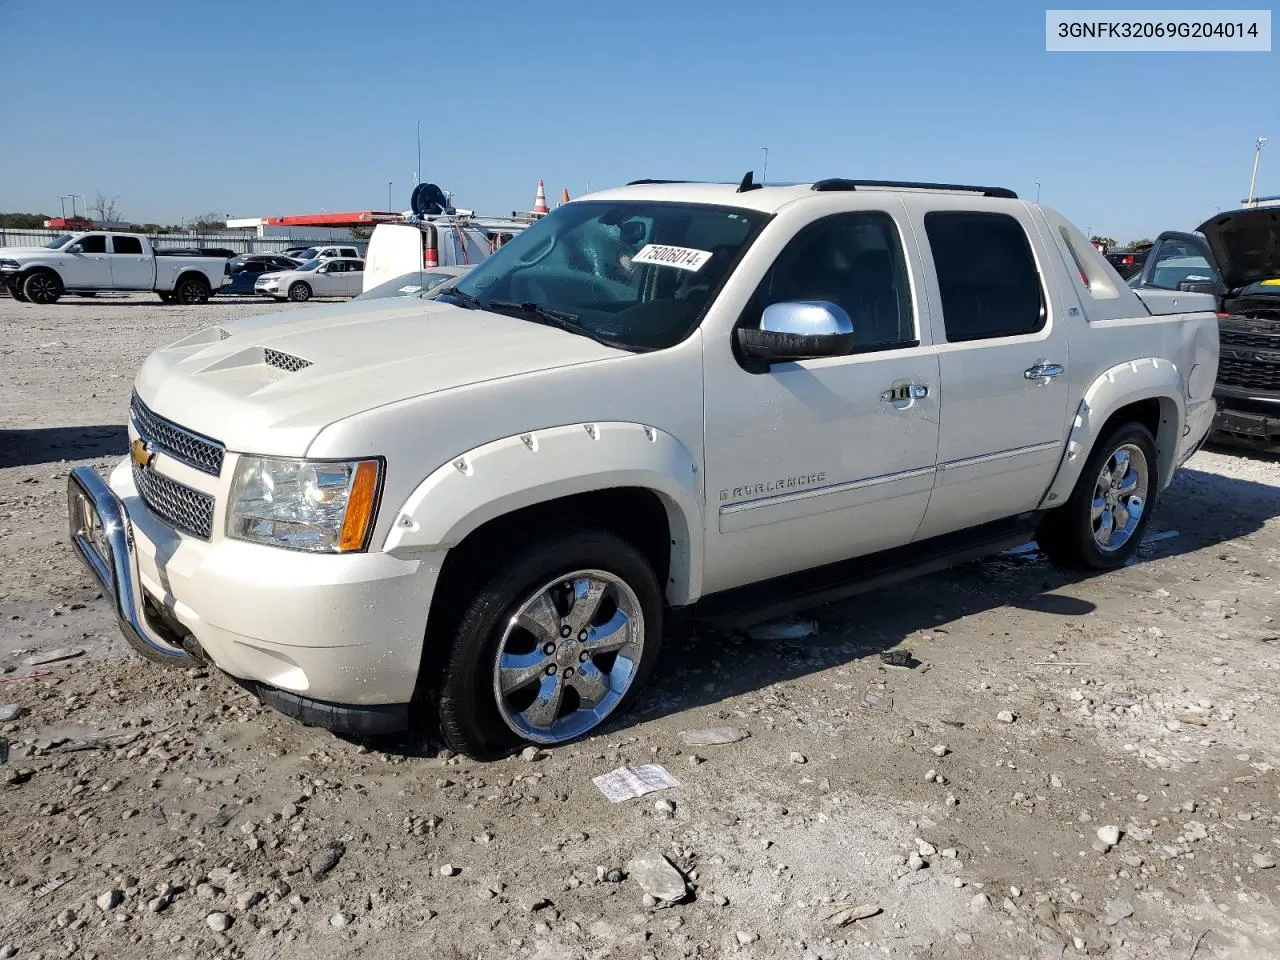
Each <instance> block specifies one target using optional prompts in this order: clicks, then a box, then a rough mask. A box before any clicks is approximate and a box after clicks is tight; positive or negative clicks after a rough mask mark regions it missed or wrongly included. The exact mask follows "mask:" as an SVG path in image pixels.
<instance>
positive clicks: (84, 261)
mask: <svg viewBox="0 0 1280 960" xmlns="http://www.w3.org/2000/svg"><path fill="white" fill-rule="evenodd" d="M66 253H67V255H68V259H66V260H64V261H63V262H62V263H60V264H58V272H59V273H60V274H61V275H62V283H63V285H64V286H66V287H67V288H69V289H72V290H77V289H79V290H110V289H111V264H110V263H109V262H108V261H107V257H108V254H107V235H106V234H105V233H87V234H85V235H84V236H83V237H81V238H80V239H79V240H77V241H76V242H75V243H73V244H71V245H70V246H69V247H67V249H66Z"/></svg>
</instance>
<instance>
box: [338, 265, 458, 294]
mask: <svg viewBox="0 0 1280 960" xmlns="http://www.w3.org/2000/svg"><path fill="white" fill-rule="evenodd" d="M456 279H457V275H456V274H452V273H441V272H437V271H432V270H415V271H413V272H412V273H405V274H402V275H400V276H398V277H394V278H392V279H390V280H387V281H386V282H384V283H380V284H378V285H377V286H376V287H370V288H369V289H368V290H366V291H365V292H364V293H362V294H360V296H358V297H356V298H355V299H357V300H380V299H382V298H383V297H425V296H427V294H429V293H430V294H434V293H436V292H438V290H437V288H438V287H441V286H442V285H443V284H446V283H448V282H449V281H450V280H456Z"/></svg>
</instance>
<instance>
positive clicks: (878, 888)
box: [0, 296, 1280, 960]
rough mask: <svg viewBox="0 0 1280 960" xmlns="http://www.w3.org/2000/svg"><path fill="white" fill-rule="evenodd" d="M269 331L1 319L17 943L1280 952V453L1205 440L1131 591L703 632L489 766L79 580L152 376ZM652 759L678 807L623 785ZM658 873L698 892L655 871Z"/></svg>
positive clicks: (213, 309)
mask: <svg viewBox="0 0 1280 960" xmlns="http://www.w3.org/2000/svg"><path fill="white" fill-rule="evenodd" d="M272 309H275V308H273V307H271V306H270V305H266V304H262V303H260V302H253V301H230V302H228V301H220V300H217V299H215V300H214V302H212V303H211V304H209V305H206V306H197V307H179V306H166V305H163V304H161V303H159V302H158V300H157V299H156V298H155V297H154V296H128V297H97V298H93V299H79V298H68V299H67V300H65V301H64V302H61V303H59V304H56V305H54V306H49V307H37V306H34V305H30V304H21V303H15V302H14V301H12V300H10V299H8V298H0V625H2V626H0V670H7V669H8V668H12V670H11V671H9V672H5V673H4V674H3V675H0V681H3V682H0V711H2V710H3V708H4V707H5V706H6V705H9V704H14V705H17V707H18V708H19V710H18V711H11V712H17V713H18V714H19V715H18V716H17V717H16V719H12V720H8V721H0V741H3V742H2V743H0V810H2V811H3V816H0V957H4V956H6V953H5V948H6V947H8V948H10V949H12V950H15V951H16V954H14V955H15V956H16V957H18V958H21V960H26V958H28V957H35V956H37V955H40V956H42V957H43V958H45V960H47V958H50V957H65V956H72V955H75V956H86V957H88V956H99V957H104V958H105V957H113V958H114V957H121V958H133V957H153V956H154V957H173V956H184V955H187V956H226V957H247V958H275V957H295V956H297V957H339V956H341V957H379V958H384V957H401V956H441V957H486V958H488V957H531V958H539V960H551V958H575V957H592V958H596V957H617V958H635V957H645V956H651V957H654V958H668V957H693V956H699V957H720V956H743V957H774V956H787V957H824V958H846V957H847V958H856V957H872V956H874V957H883V956H892V957H921V958H952V957H984V958H985V957H1019V956H1032V957H1058V956H1066V957H1073V956H1081V955H1084V954H1086V953H1088V954H1093V955H1096V954H1102V953H1105V954H1107V955H1110V956H1116V957H1134V958H1166V957H1178V958H1186V957H1188V956H1189V955H1192V954H1194V955H1195V956H1197V957H1201V958H1204V957H1264V956H1275V955H1276V953H1277V951H1280V925H1278V922H1277V916H1278V914H1277V911H1276V903H1277V900H1278V899H1280V870H1277V869H1275V868H1274V866H1275V862H1276V859H1277V858H1278V857H1280V792H1278V789H1280V775H1278V773H1277V770H1276V767H1277V766H1280V747H1278V746H1277V744H1280V698H1278V696H1277V681H1278V680H1280V623H1277V622H1276V618H1280V598H1278V596H1277V583H1276V580H1275V579H1274V578H1275V575H1276V570H1277V566H1276V563H1277V559H1278V558H1280V540H1278V539H1277V530H1278V529H1280V519H1278V518H1280V461H1277V460H1275V459H1272V458H1266V457H1259V456H1252V455H1247V454H1241V453H1238V452H1235V451H1229V450H1219V449H1211V450H1209V451H1206V452H1202V453H1200V454H1198V455H1197V456H1196V457H1195V458H1194V459H1193V460H1192V461H1191V462H1190V463H1189V465H1188V467H1187V468H1186V469H1185V470H1184V471H1183V473H1182V474H1181V475H1180V476H1179V478H1178V479H1177V481H1176V482H1175V485H1174V487H1173V488H1172V489H1171V490H1170V491H1169V492H1168V493H1167V494H1166V495H1165V496H1164V497H1163V498H1162V502H1161V504H1160V506H1159V509H1158V512H1157V513H1156V517H1155V523H1154V525H1153V528H1152V531H1151V533H1150V534H1149V536H1148V542H1147V544H1146V546H1144V548H1143V551H1142V553H1141V554H1140V559H1139V562H1137V563H1135V564H1132V565H1130V566H1128V567H1126V568H1124V569H1122V570H1120V571H1117V572H1115V573H1112V574H1108V575H1105V576H1098V577H1093V578H1087V579H1081V578H1076V577H1070V576H1067V575H1064V574H1062V573H1059V572H1057V571H1055V570H1053V569H1052V568H1050V566H1049V565H1048V564H1047V563H1046V562H1045V561H1044V559H1043V558H1042V557H1041V556H1040V555H1039V554H1038V553H1037V552H1035V551H1034V550H1030V549H1028V550H1023V551H1016V552H1014V553H1012V554H1007V555H1004V556H1001V557H997V558H993V559H991V560H988V561H985V562H981V563H973V564H968V565H966V566H963V567H961V568H958V569H957V570H955V571H952V572H950V573H948V574H944V575H938V576H934V577H930V578H928V579H926V580H922V581H918V582H915V583H909V584H906V585H903V586H900V587H897V588H893V589H888V590H882V591H880V592H878V593H875V594H872V595H869V596H865V597H861V598H858V599H857V600H854V601H850V602H846V603H842V604H838V605H832V606H828V607H825V608H822V609H820V610H817V611H814V612H813V613H812V617H813V618H814V619H815V620H816V622H817V627H818V633H817V635H816V636H811V637H806V638H801V639H786V640H776V639H775V640H763V639H754V638H752V637H751V636H740V635H735V636H721V635H699V636H696V637H694V638H692V639H691V640H689V641H687V642H685V643H682V644H680V645H678V646H677V645H674V644H673V645H671V646H669V647H668V648H667V649H666V650H665V651H664V656H663V659H662V661H661V662H660V664H659V667H658V671H657V675H656V676H655V678H654V681H653V682H652V683H651V684H650V687H649V691H648V693H647V695H646V696H645V697H644V698H642V700H641V702H640V705H639V708H638V709H637V710H636V711H634V712H633V713H631V714H629V715H627V716H625V717H622V718H619V719H618V720H617V721H616V722H615V723H613V724H612V725H610V726H609V727H608V728H606V730H605V731H604V732H603V733H602V734H600V735H599V736H596V737H592V738H590V739H588V740H585V741H583V742H580V743H576V744H572V745H570V746H568V747H564V748H559V749H556V750H553V751H550V752H549V753H546V754H536V755H534V756H533V757H531V758H526V757H519V756H518V757H514V758H511V759H508V760H504V761H501V762H497V763H492V764H478V763H472V762H470V761H466V760H463V759H461V758H456V757H449V756H448V755H447V754H442V753H440V752H439V750H438V749H437V748H436V747H435V746H434V745H433V744H432V743H431V741H430V740H429V739H420V738H404V739H400V740H396V741H394V742H391V743H387V742H377V743H357V742H350V741H346V740H342V739H339V738H336V737H334V736H332V735H330V734H328V733H326V732H324V731H320V730H314V729H308V728H304V727H301V726H299V725H297V724H295V723H292V722H291V721H288V720H286V719H284V718H282V717H280V716H278V715H276V714H274V713H272V712H270V711H268V710H265V709H263V708H261V707H259V706H258V705H257V704H256V702H255V701H254V700H253V699H252V698H250V697H249V696H248V695H247V694H245V693H244V692H242V691H240V690H239V688H237V687H235V686H234V685H232V684H230V683H229V682H227V681H226V680H225V679H224V678H222V677H221V676H220V675H218V674H217V673H216V671H205V670H192V671H165V670H162V669H161V668H158V667H156V666H153V665H151V664H148V663H145V662H143V661H142V660H141V659H139V658H137V657H135V656H131V655H129V653H128V652H127V648H126V647H125V645H124V642H123V641H122V640H121V639H120V638H119V637H118V636H117V634H116V632H115V628H114V626H113V625H112V623H111V618H110V612H109V610H108V609H107V606H106V604H105V603H104V601H103V600H101V599H100V598H98V591H97V590H96V589H95V588H94V586H93V584H92V583H91V581H90V579H89V577H88V576H87V574H84V573H83V572H82V571H81V570H80V569H79V567H78V565H77V564H76V563H75V561H74V560H73V558H72V557H71V554H70V552H69V550H68V548H67V545H66V523H65V517H64V497H65V486H66V476H67V472H68V470H69V469H70V467H71V466H73V465H76V464H80V463H90V464H94V465H97V466H100V467H104V468H105V467H106V466H108V465H109V464H111V463H113V462H114V460H115V459H116V458H118V457H119V456H121V455H123V453H124V448H125V432H124V426H123V424H124V417H125V411H126V407H127V402H128V396H129V390H130V384H131V381H132V377H133V374H134V373H135V371H136V370H137V367H138V366H139V364H140V363H141V362H142V360H143V358H144V357H145V356H146V354H147V353H148V352H150V351H151V350H152V349H154V348H155V347H157V346H160V345H162V344H165V343H168V342H171V341H173V340H176V339H178V338H179V337H181V336H184V335H186V334H188V333H191V332H194V331H196V330H198V329H200V328H201V327H203V326H207V325H210V324H212V323H214V322H215V321H217V320H220V319H225V318H227V317H228V316H251V315H255V314H259V313H265V312H269V311H270V310H272ZM284 309H289V310H294V309H303V310H305V309H310V308H308V307H306V306H294V305H289V306H288V307H286V308H284ZM388 453H389V454H390V455H394V451H388ZM57 649H63V650H71V651H77V650H82V651H84V653H83V655H81V656H78V657H75V658H73V659H71V660H68V661H63V662H59V663H53V664H48V665H43V666H40V667H32V666H28V665H25V663H24V661H25V660H27V659H28V658H33V657H34V658H35V659H40V654H42V653H49V652H51V651H54V650H57ZM889 650H899V651H902V650H906V651H910V653H911V655H912V658H911V660H910V661H909V662H910V664H911V665H910V666H907V667H895V666H891V665H887V664H886V663H885V662H884V661H883V660H882V659H881V657H880V654H881V653H884V652H886V651H889ZM36 670H47V671H48V673H47V674H43V675H38V676H34V677H32V678H31V679H19V678H21V677H23V676H24V675H27V674H30V673H32V672H33V671H36ZM3 715H4V714H3V713H0V716H3ZM726 726H730V727H736V728H738V729H740V730H742V731H746V732H747V733H749V736H748V737H746V738H745V739H741V740H738V741H737V742H734V743H728V744H721V745H713V746H699V747H689V746H687V745H686V744H685V743H684V741H683V740H682V738H681V736H680V734H681V732H682V731H689V730H698V729H702V728H708V727H726ZM5 744H7V745H8V752H7V760H6V759H5V758H6V753H5ZM642 763H660V764H663V765H665V766H666V768H667V770H668V771H669V772H670V773H671V774H672V775H674V776H675V778H676V779H678V780H679V781H680V786H678V787H675V788H672V789H669V790H666V791H663V792H660V793H652V794H649V795H647V796H645V797H642V798H640V799H636V800H629V801H625V802H622V803H619V804H616V805H612V804H610V803H608V802H607V801H606V800H605V799H604V798H603V797H602V796H601V795H600V793H599V791H598V790H597V789H596V787H595V786H594V785H593V784H592V782H591V781H592V778H593V777H595V776H598V775H599V774H602V773H606V772H608V771H610V770H613V769H615V768H617V767H619V766H622V765H624V764H627V765H636V764H642ZM663 800H665V801H669V803H668V804H664V805H663V806H662V808H661V809H660V808H659V807H657V806H655V802H658V801H663ZM670 805H674V806H673V809H669V807H670ZM1108 828H1116V829H1115V830H1111V829H1108ZM1116 833H1118V834H1119V836H1118V838H1117V837H1116ZM1102 838H1105V841H1106V842H1104V839H1102ZM1112 841H1117V842H1112ZM656 855H665V856H666V857H667V858H668V859H669V860H670V861H671V862H672V863H674V864H675V865H676V866H678V867H679V868H680V869H681V870H683V871H684V873H685V875H686V877H687V878H688V879H689V882H690V887H691V895H690V897H689V899H688V900H687V901H686V902H684V903H681V904H678V905H676V906H673V907H670V908H667V909H659V910H655V909H652V908H650V907H649V906H647V905H646V903H645V901H644V899H643V897H644V891H643V889H642V888H641V886H640V884H639V882H638V879H637V878H636V876H635V875H634V872H633V873H632V875H630V876H627V875H626V874H627V871H628V864H629V863H631V862H632V861H633V860H635V859H636V858H639V857H645V856H656ZM334 860H336V863H333V862H332V861H334ZM619 870H621V871H622V876H621V879H620V874H619V873H618V871H619ZM610 871H613V872H610ZM615 881H616V882H615ZM862 906H866V907H868V909H866V910H850V909H846V908H856V907H862ZM870 908H876V909H875V910H874V911H873V910H872V909H870ZM873 912H874V915H871V916H866V917H865V918H862V919H856V920H855V919H851V918H852V917H854V916H862V915H864V914H869V913H873ZM841 921H847V922H845V923H843V924H842V923H841Z"/></svg>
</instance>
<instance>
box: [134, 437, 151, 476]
mask: <svg viewBox="0 0 1280 960" xmlns="http://www.w3.org/2000/svg"><path fill="white" fill-rule="evenodd" d="M129 456H130V457H132V458H133V465H134V466H135V467H137V468H138V469H139V470H145V469H147V467H149V466H151V461H152V460H154V459H155V458H156V455H155V451H153V450H152V449H151V448H150V447H149V446H147V441H145V440H143V439H142V438H141V437H139V438H138V439H137V440H135V441H133V443H132V444H131V445H130V447H129Z"/></svg>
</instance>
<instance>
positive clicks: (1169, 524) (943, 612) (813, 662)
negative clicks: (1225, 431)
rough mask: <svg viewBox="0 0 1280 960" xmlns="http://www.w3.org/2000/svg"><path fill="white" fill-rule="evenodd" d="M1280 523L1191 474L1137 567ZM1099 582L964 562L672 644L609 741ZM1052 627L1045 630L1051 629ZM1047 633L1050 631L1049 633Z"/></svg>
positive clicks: (1186, 473)
mask: <svg viewBox="0 0 1280 960" xmlns="http://www.w3.org/2000/svg"><path fill="white" fill-rule="evenodd" d="M1278 516H1280V486H1271V485H1268V484H1265V483H1258V482H1256V481H1252V480H1242V479H1236V478H1233V477H1224V476H1221V475H1219V474H1215V473H1208V472H1205V471H1201V470H1196V469H1189V468H1184V469H1183V470H1182V471H1180V472H1179V473H1178V475H1177V477H1176V478H1175V481H1174V483H1173V485H1172V486H1171V487H1170V489H1169V490H1167V491H1166V492H1165V493H1164V494H1162V496H1161V499H1160V503H1159V509H1158V512H1157V513H1156V514H1155V517H1154V520H1155V523H1154V525H1153V527H1152V529H1150V530H1148V533H1147V538H1146V541H1145V542H1144V543H1143V545H1142V547H1141V548H1140V550H1139V552H1138V555H1137V557H1136V558H1135V559H1134V560H1132V561H1130V565H1131V566H1133V565H1141V564H1143V563H1149V562H1152V561H1155V560H1158V559H1162V558H1166V557H1173V556H1179V555H1183V554H1189V553H1193V552H1195V551H1197V550H1203V549H1206V548H1209V547H1213V546H1215V545H1217V544H1220V543H1223V542H1225V541H1229V540H1232V539H1234V538H1236V537H1241V536H1245V535H1247V534H1250V533H1253V532H1256V531H1257V530H1259V529H1261V528H1262V526H1263V524H1264V523H1265V522H1266V521H1268V520H1270V519H1272V518H1274V517H1278ZM1088 579H1089V575H1088V574H1080V573H1075V572H1065V571H1061V570H1058V569H1056V568H1055V567H1053V566H1052V565H1051V564H1050V563H1049V562H1048V560H1047V559H1046V558H1045V557H1044V556H1043V554H1041V553H1040V551H1039V550H1038V549H1037V548H1036V547H1035V545H1034V544H1027V545H1025V546H1022V547H1018V548H1015V549H1013V550H1010V551H1006V552H1004V553H1001V554H998V555H996V556H993V557H989V558H987V559H984V560H978V561H972V562H969V563H965V564H962V565H960V566H958V567H955V568H953V569H951V570H949V571H945V572H943V573H937V574H933V575H931V576H928V577H924V578H921V579H919V580H914V581H909V582H906V583H902V584H898V585H895V586H891V587H884V588H881V589H879V590H876V591H873V592H870V593H866V594H862V595H859V596H856V597H853V598H851V599H849V600H843V601H838V602H835V603H829V604H826V605H824V606H821V607H818V608H815V609H813V610H809V611H806V612H805V613H803V614H801V615H800V617H801V618H804V619H809V620H813V621H816V624H817V628H818V629H817V633H816V634H812V635H809V636H806V637H802V638H798V639H787V640H756V639H752V637H751V635H750V631H749V630H748V631H740V632H733V633H721V632H718V631H711V630H705V629H700V628H695V630H694V631H693V632H692V633H691V634H690V635H688V636H686V637H682V638H672V639H671V640H668V641H667V642H666V643H665V644H664V647H663V650H662V654H661V656H660V658H659V661H658V664H657V666H656V668H655V670H654V673H653V675H652V676H651V677H650V679H649V682H648V684H647V685H646V690H645V692H644V693H642V694H641V696H640V699H639V701H638V703H637V704H636V706H635V708H634V709H632V710H631V711H629V712H627V713H625V714H624V715H622V716H620V717H618V718H617V719H616V720H613V721H611V722H608V723H606V724H605V725H604V726H603V727H601V728H600V729H599V731H598V734H600V735H604V736H608V735H611V734H617V733H619V732H620V731H623V730H625V729H627V728H628V727H630V726H633V725H635V724H636V723H639V722H645V721H649V720H655V719H658V718H661V717H665V716H670V715H673V714H679V713H684V712H688V711H692V710H695V709H697V708H699V707H705V706H709V705H712V704H717V703H720V702H722V701H725V700H728V699H729V698H732V697H735V696H739V695H742V694H748V693H752V692H755V691H758V690H761V689H763V688H765V687H768V686H770V685H772V684H776V683H781V682H785V681H788V680H793V679H796V678H798V677H802V676H806V675H808V674H812V673H817V672H820V671H823V670H827V669H830V668H833V667H838V666H841V665H843V664H847V663H851V662H854V661H856V660H859V659H863V658H867V657H873V656H877V655H878V654H880V653H883V652H886V651H888V650H891V649H893V648H895V647H897V646H898V645H899V644H901V643H902V642H903V640H904V639H907V638H909V637H911V636H912V635H915V634H918V633H920V632H921V631H925V630H946V629H947V628H948V625H950V624H953V623H955V622H956V621H958V620H961V619H962V618H964V617H968V616H972V615H973V614H976V613H981V612H983V611H986V610H990V609H994V608H997V607H1010V608H1014V609H1017V610H1025V611H1028V612H1032V611H1034V612H1036V613H1039V614H1048V615H1051V616H1056V617H1061V618H1063V619H1064V620H1071V619H1074V618H1077V617H1082V616H1085V615H1087V614H1089V613H1091V612H1093V611H1094V609H1095V605H1094V604H1093V603H1092V602H1090V601H1089V600H1087V599H1083V598H1080V597H1075V596H1069V595H1066V594H1063V593H1060V592H1059V591H1061V590H1062V589H1063V588H1064V587H1069V586H1072V585H1075V584H1079V583H1082V582H1083V581H1086V580H1088ZM1040 622H1041V624H1042V623H1043V621H1040ZM1037 629H1043V627H1042V626H1040V627H1037ZM425 732H426V733H427V737H428V739H424V738H423V736H422V734H421V733H419V734H417V735H412V736H403V737H396V738H388V739H386V740H379V741H377V742H376V743H374V742H371V745H374V746H375V748H376V749H379V750H383V751H387V752H390V753H398V754H402V755H405V756H431V755H433V754H434V752H435V748H434V747H433V746H431V744H430V739H429V738H431V737H432V736H433V735H434V731H425Z"/></svg>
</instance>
